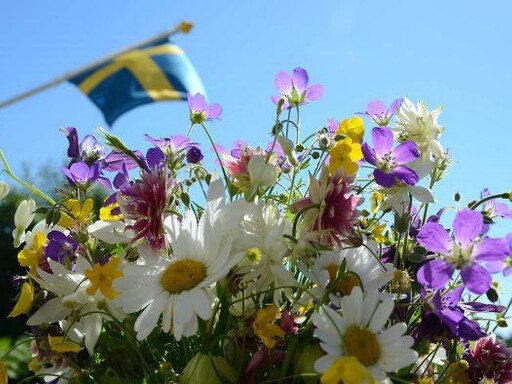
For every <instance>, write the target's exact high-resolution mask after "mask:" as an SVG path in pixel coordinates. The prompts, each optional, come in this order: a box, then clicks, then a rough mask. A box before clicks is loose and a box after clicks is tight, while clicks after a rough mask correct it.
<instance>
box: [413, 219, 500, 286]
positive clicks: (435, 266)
mask: <svg viewBox="0 0 512 384" xmlns="http://www.w3.org/2000/svg"><path fill="white" fill-rule="evenodd" d="M482 224H483V218H482V215H481V214H480V212H475V211H472V210H470V209H463V210H461V211H459V212H457V214H456V216H455V219H454V221H453V235H452V236H451V237H450V235H449V234H448V232H447V231H446V230H445V229H444V228H443V227H442V226H441V225H440V224H438V223H435V222H428V223H426V224H425V225H424V226H423V227H422V228H421V230H420V233H419V234H418V236H417V240H418V243H420V245H421V246H422V247H424V248H425V249H427V250H428V251H430V252H434V253H436V254H439V255H440V256H441V257H440V258H436V259H434V260H432V261H429V262H428V263H427V264H424V265H422V266H421V267H420V269H419V270H418V273H417V279H418V282H420V283H421V284H424V285H426V286H427V287H430V288H433V289H440V288H443V287H444V286H445V285H446V283H447V282H448V280H450V278H451V277H452V275H453V272H454V271H455V270H456V269H459V270H460V274H461V277H462V282H463V283H464V285H465V286H466V287H467V288H468V289H469V290H470V291H471V292H473V293H476V294H481V293H484V292H486V291H487V289H488V288H489V286H490V285H491V282H492V277H491V273H496V272H499V271H501V270H503V267H504V263H503V262H504V260H505V259H506V257H507V256H508V252H509V248H508V244H507V242H506V241H505V239H493V238H489V237H483V238H481V237H479V236H480V234H481V232H482Z"/></svg>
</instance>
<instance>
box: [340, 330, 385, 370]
mask: <svg viewBox="0 0 512 384" xmlns="http://www.w3.org/2000/svg"><path fill="white" fill-rule="evenodd" d="M343 343H344V344H345V348H346V351H347V355H348V356H354V357H356V358H357V360H359V362H361V364H363V365H365V366H367V367H369V366H372V365H374V364H375V363H376V362H377V360H379V357H380V356H381V349H380V344H379V341H378V340H377V337H376V335H375V334H374V333H373V332H372V331H370V330H368V329H361V328H359V327H358V326H357V325H352V326H350V327H349V328H348V329H347V331H346V332H345V334H344V335H343Z"/></svg>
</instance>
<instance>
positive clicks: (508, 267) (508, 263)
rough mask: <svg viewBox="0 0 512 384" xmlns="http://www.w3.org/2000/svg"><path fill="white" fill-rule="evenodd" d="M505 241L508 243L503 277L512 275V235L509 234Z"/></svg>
mask: <svg viewBox="0 0 512 384" xmlns="http://www.w3.org/2000/svg"><path fill="white" fill-rule="evenodd" d="M505 239H506V240H507V243H508V257H507V259H506V260H505V269H504V270H503V276H508V275H510V274H511V273H512V233H509V234H508V235H507V236H506V237H505Z"/></svg>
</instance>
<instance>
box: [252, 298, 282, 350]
mask: <svg viewBox="0 0 512 384" xmlns="http://www.w3.org/2000/svg"><path fill="white" fill-rule="evenodd" d="M278 318H279V316H278V312H277V308H276V307H275V305H267V306H266V307H265V308H262V309H260V310H258V312H257V313H256V319H255V320H254V323H253V324H252V329H253V330H254V334H255V335H256V336H258V337H259V338H260V339H261V341H263V344H265V346H267V348H274V346H275V345H276V341H277V340H279V339H281V338H282V337H283V336H284V331H283V330H282V329H281V328H280V327H279V326H278V325H277V324H275V321H276V319H278Z"/></svg>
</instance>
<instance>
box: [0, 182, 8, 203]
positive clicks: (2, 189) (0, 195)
mask: <svg viewBox="0 0 512 384" xmlns="http://www.w3.org/2000/svg"><path fill="white" fill-rule="evenodd" d="M9 191H10V188H9V184H7V183H6V182H5V181H0V200H3V199H5V197H6V196H7V195H8V194H9Z"/></svg>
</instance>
